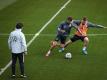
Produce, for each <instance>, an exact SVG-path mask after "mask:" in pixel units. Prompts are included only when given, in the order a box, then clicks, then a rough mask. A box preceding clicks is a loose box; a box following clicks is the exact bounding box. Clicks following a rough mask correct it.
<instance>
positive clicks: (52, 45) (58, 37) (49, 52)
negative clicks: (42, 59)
mask: <svg viewBox="0 0 107 80" xmlns="http://www.w3.org/2000/svg"><path fill="white" fill-rule="evenodd" d="M59 39H60V35H57V36H56V38H55V40H54V41H51V43H50V48H49V50H48V52H47V53H46V55H45V56H49V55H50V54H51V52H52V50H53V49H54V48H55V47H56V46H58V45H60V44H58V41H59Z"/></svg>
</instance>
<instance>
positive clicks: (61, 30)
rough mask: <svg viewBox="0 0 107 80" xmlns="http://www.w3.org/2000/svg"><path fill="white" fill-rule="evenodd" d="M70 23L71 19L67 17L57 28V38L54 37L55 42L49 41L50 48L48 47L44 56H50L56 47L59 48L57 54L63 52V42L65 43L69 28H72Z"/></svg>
mask: <svg viewBox="0 0 107 80" xmlns="http://www.w3.org/2000/svg"><path fill="white" fill-rule="evenodd" d="M71 22H72V17H68V18H67V20H66V21H65V22H63V23H62V24H60V26H59V27H58V31H57V36H56V38H55V40H53V41H51V46H50V49H49V50H48V52H47V53H46V56H49V55H50V54H51V51H52V50H53V49H54V48H55V47H56V46H60V47H61V48H60V50H59V52H62V51H63V50H64V46H65V41H66V39H67V37H68V36H69V34H70V31H71V28H72V26H71ZM59 41H60V43H58V42H59Z"/></svg>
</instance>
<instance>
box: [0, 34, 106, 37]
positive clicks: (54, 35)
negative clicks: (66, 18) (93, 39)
mask: <svg viewBox="0 0 107 80" xmlns="http://www.w3.org/2000/svg"><path fill="white" fill-rule="evenodd" d="M25 35H26V36H34V35H35V34H25ZM0 36H9V34H0ZM39 36H47V37H48V36H56V34H40V35H39ZM88 36H107V33H106V34H104V33H101V34H97V33H95V34H88Z"/></svg>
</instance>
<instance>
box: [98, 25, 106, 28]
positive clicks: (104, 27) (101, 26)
mask: <svg viewBox="0 0 107 80" xmlns="http://www.w3.org/2000/svg"><path fill="white" fill-rule="evenodd" d="M98 26H99V27H100V28H107V27H104V26H102V25H98Z"/></svg>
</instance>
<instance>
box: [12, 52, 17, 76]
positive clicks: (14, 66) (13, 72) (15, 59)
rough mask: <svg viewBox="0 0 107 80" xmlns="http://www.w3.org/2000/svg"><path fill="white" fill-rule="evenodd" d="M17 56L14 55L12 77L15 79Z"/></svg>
mask: <svg viewBox="0 0 107 80" xmlns="http://www.w3.org/2000/svg"><path fill="white" fill-rule="evenodd" d="M16 61H17V54H14V53H12V77H15V72H16Z"/></svg>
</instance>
